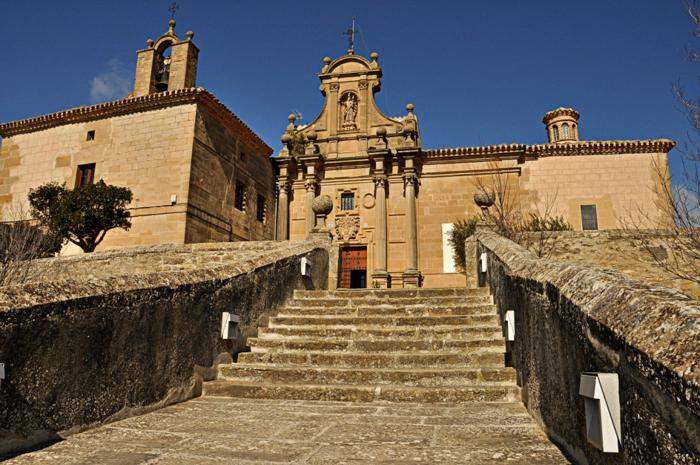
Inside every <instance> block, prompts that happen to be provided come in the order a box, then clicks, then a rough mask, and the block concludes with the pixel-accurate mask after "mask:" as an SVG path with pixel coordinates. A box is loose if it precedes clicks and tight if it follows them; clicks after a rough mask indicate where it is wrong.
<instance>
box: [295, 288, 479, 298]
mask: <svg viewBox="0 0 700 465" xmlns="http://www.w3.org/2000/svg"><path fill="white" fill-rule="evenodd" d="M483 295H489V290H488V288H486V287H482V288H478V289H468V288H454V287H445V288H430V289H427V288H423V289H335V290H332V291H327V290H313V291H309V290H300V289H297V290H295V291H294V298H299V299H319V298H320V299H325V298H350V297H358V296H360V297H364V296H372V297H378V298H379V297H390V298H391V297H404V298H405V297H411V298H415V297H418V298H420V297H450V296H483Z"/></svg>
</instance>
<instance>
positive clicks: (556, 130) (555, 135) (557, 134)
mask: <svg viewBox="0 0 700 465" xmlns="http://www.w3.org/2000/svg"><path fill="white" fill-rule="evenodd" d="M552 132H553V133H554V140H555V141H557V140H559V128H558V127H557V126H552Z"/></svg>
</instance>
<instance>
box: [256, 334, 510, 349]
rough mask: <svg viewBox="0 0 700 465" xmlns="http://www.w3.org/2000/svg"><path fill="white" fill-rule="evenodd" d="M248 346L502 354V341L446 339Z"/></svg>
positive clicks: (268, 341) (316, 340)
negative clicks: (466, 351) (495, 350)
mask: <svg viewBox="0 0 700 465" xmlns="http://www.w3.org/2000/svg"><path fill="white" fill-rule="evenodd" d="M248 345H249V346H250V348H251V350H252V351H253V352H270V351H280V350H284V351H295V350H332V351H352V352H394V351H451V350H468V349H483V348H488V349H500V350H501V351H503V352H505V342H504V341H503V338H502V337H501V338H494V339H472V340H449V339H384V340H374V339H338V338H294V339H269V338H263V339H258V338H250V339H248Z"/></svg>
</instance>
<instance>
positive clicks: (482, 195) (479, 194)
mask: <svg viewBox="0 0 700 465" xmlns="http://www.w3.org/2000/svg"><path fill="white" fill-rule="evenodd" d="M494 201H495V197H494V195H493V192H489V191H487V190H486V189H484V188H483V187H479V188H478V189H477V190H476V192H474V203H475V204H477V205H478V206H479V208H481V210H482V211H487V210H488V209H489V208H490V207H492V206H493V202H494Z"/></svg>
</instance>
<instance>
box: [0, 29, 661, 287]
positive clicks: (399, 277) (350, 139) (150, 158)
mask: <svg viewBox="0 0 700 465" xmlns="http://www.w3.org/2000/svg"><path fill="white" fill-rule="evenodd" d="M174 27H175V21H174V20H173V21H171V22H170V25H169V29H168V31H167V32H166V33H165V34H163V35H162V36H161V37H160V38H158V40H156V41H152V40H149V41H147V47H146V48H145V49H143V50H141V51H139V52H138V54H137V64H136V73H135V82H134V90H133V92H132V94H130V95H129V96H127V97H126V98H124V99H122V100H118V101H114V102H106V103H101V104H97V105H92V106H88V107H79V108H74V109H70V110H66V111H62V112H58V113H53V114H49V115H44V116H40V117H37V118H30V119H25V120H21V121H13V122H9V123H5V124H2V125H0V136H2V137H3V142H2V147H0V209H2V213H1V214H2V215H3V217H2V220H4V221H10V220H12V219H13V218H10V217H9V216H8V213H7V212H8V211H9V208H8V207H10V206H12V205H13V204H15V203H17V202H20V203H21V202H26V196H27V194H28V192H29V189H31V188H34V187H37V186H38V185H41V184H43V183H45V182H49V181H56V182H59V183H66V185H68V186H70V187H72V186H76V187H77V186H80V185H82V184H84V183H86V182H93V181H94V180H97V179H103V180H104V181H105V182H107V183H109V184H115V185H119V186H125V187H129V188H130V189H131V190H132V191H133V193H134V200H133V202H132V204H131V205H130V210H131V214H132V223H133V226H132V228H131V229H130V230H129V231H122V230H114V231H110V233H109V234H107V237H106V239H105V241H104V242H103V243H102V244H101V245H100V247H99V249H98V250H104V249H108V248H114V247H125V246H133V245H151V244H161V243H194V242H207V241H234V240H300V239H304V238H306V237H307V235H308V234H309V232H310V230H311V229H312V228H313V226H314V214H313V211H312V210H311V203H312V201H313V199H314V198H315V197H317V196H319V195H328V196H330V197H331V198H332V199H333V204H334V209H333V211H332V213H331V215H330V217H329V218H328V224H329V225H330V227H331V231H332V235H333V238H334V241H335V242H337V244H338V245H339V247H340V273H339V275H340V281H339V283H338V285H339V286H340V287H372V286H375V287H414V286H428V287H443V286H459V285H463V284H464V277H463V275H462V274H460V273H459V272H458V270H456V269H455V267H454V263H453V260H452V252H451V248H450V247H449V245H448V244H447V237H448V236H449V232H450V229H451V227H452V224H453V223H454V222H455V221H457V220H460V219H464V218H466V217H467V216H470V215H474V214H476V213H477V207H476V205H475V204H474V201H473V196H474V192H475V190H476V187H477V184H478V183H479V182H482V181H484V180H486V181H487V182H488V180H489V179H499V180H506V182H507V183H509V185H511V186H513V188H514V189H515V191H516V192H517V195H518V196H519V197H520V198H521V199H522V202H523V205H524V206H526V207H527V208H528V209H530V210H533V211H542V210H543V209H551V212H550V213H552V214H556V215H562V216H563V217H564V218H565V219H566V220H567V221H568V222H569V223H570V224H571V225H573V227H574V228H575V229H614V228H618V227H620V226H621V223H620V221H621V219H622V218H623V217H624V216H625V215H626V214H627V213H629V212H630V211H634V212H636V213H637V214H641V215H642V216H643V217H644V218H645V219H646V220H647V221H648V222H649V227H654V226H657V224H656V223H657V221H656V220H655V218H658V221H661V216H660V211H659V209H658V207H657V205H656V199H655V196H654V188H655V186H656V185H657V184H658V178H657V177H655V175H654V170H653V169H652V168H653V166H654V165H656V166H666V164H667V154H668V152H669V151H670V150H671V149H672V148H673V147H674V143H673V141H670V140H667V139H658V140H634V141H583V140H580V138H579V132H580V128H579V115H578V113H577V112H576V111H575V110H573V109H570V108H558V109H556V110H554V111H552V112H550V113H548V114H547V115H545V117H544V120H543V122H544V125H545V129H546V142H544V143H542V144H537V145H527V144H508V145H493V146H482V147H457V148H436V149H431V148H426V147H424V145H423V141H422V138H421V132H420V124H419V116H418V115H419V110H420V109H415V108H414V107H413V105H411V104H408V105H407V106H406V114H404V115H401V116H399V117H389V116H386V115H384V114H383V113H382V112H381V111H380V109H379V108H378V106H377V104H376V102H375V98H374V96H375V94H376V93H377V92H379V91H380V88H381V78H382V72H383V71H382V68H381V66H380V64H379V56H378V54H376V53H372V54H371V55H370V56H369V58H365V57H362V56H359V55H357V54H355V53H354V51H352V50H350V51H348V52H347V53H346V54H345V55H343V56H341V57H339V58H336V59H334V60H332V59H330V58H324V60H323V63H322V66H321V69H320V71H319V73H318V77H319V79H320V82H321V93H322V95H323V97H324V103H323V106H322V110H321V112H320V114H319V115H318V117H317V118H316V119H315V120H314V121H312V122H311V123H309V124H307V125H298V124H297V122H296V120H295V118H294V116H293V115H290V118H289V124H288V126H287V128H286V130H285V131H284V134H283V136H282V148H281V150H280V151H279V153H277V154H275V155H274V156H271V155H272V154H273V149H272V148H270V147H269V146H268V145H267V144H266V143H265V142H264V141H263V140H262V139H261V138H260V137H259V136H258V135H256V134H255V133H254V132H253V131H252V130H251V129H250V128H249V127H248V126H246V124H245V123H244V122H243V121H241V120H240V118H238V117H237V116H236V115H235V114H234V113H233V112H232V111H231V110H229V109H228V108H227V107H226V106H224V105H223V104H222V103H221V102H220V101H218V100H217V99H216V97H215V96H214V95H213V94H211V93H210V92H209V91H207V90H205V89H203V88H199V87H196V74H197V60H198V54H199V50H198V48H197V47H196V46H195V44H194V41H193V34H192V33H191V32H188V33H187V34H186V37H185V38H184V39H181V38H179V37H178V36H177V35H176V34H175V31H174ZM499 182H500V181H499Z"/></svg>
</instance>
